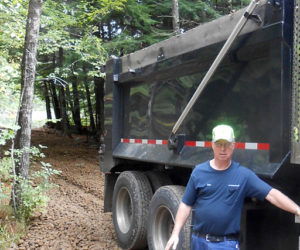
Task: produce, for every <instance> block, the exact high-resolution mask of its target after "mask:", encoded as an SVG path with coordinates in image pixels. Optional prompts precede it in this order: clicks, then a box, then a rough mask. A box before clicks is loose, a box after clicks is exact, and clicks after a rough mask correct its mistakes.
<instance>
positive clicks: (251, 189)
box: [182, 161, 272, 235]
mask: <svg viewBox="0 0 300 250" xmlns="http://www.w3.org/2000/svg"><path fill="white" fill-rule="evenodd" d="M271 189H272V187H271V186H270V185H268V184H267V183H265V182H264V181H262V180H261V179H259V178H258V177H257V176H256V175H255V174H254V173H253V172H252V171H251V170H249V169H247V168H245V167H243V166H240V164H239V163H237V162H234V161H232V163H231V165H230V167H229V168H227V169H226V170H223V171H218V170H215V169H213V168H212V167H211V166H210V164H209V161H207V162H204V163H202V164H199V165H197V166H196V167H195V169H194V170H193V172H192V174H191V177H190V179H189V182H188V184H187V186H186V189H185V192H184V195H183V198H182V202H183V203H185V204H186V205H189V206H193V209H194V214H193V216H194V217H193V230H194V231H198V232H200V233H205V234H207V233H210V234H215V235H227V234H233V233H238V232H239V231H240V221H241V213H242V208H243V204H244V200H245V198H246V197H256V198H258V199H260V200H263V199H265V197H266V196H267V195H268V193H269V192H270V190H271Z"/></svg>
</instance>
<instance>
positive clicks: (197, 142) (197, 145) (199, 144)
mask: <svg viewBox="0 0 300 250" xmlns="http://www.w3.org/2000/svg"><path fill="white" fill-rule="evenodd" d="M204 146H205V142H204V141H196V147H204Z"/></svg>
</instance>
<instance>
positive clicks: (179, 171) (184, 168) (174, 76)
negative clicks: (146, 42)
mask: <svg viewBox="0 0 300 250" xmlns="http://www.w3.org/2000/svg"><path fill="white" fill-rule="evenodd" d="M299 4H300V0H285V1H283V0H274V1H271V0H270V1H258V0H253V1H252V2H251V3H250V5H251V6H252V7H251V8H250V7H249V6H250V5H249V6H248V7H247V8H244V9H241V10H238V11H236V12H234V13H231V14H230V15H226V16H222V17H220V18H218V19H215V20H213V21H210V22H207V23H204V24H201V25H200V26H198V27H196V28H193V29H191V30H188V31H186V32H184V33H183V34H179V35H176V36H174V37H171V38H169V39H167V40H164V41H162V42H159V43H156V44H154V45H151V46H149V47H147V48H144V49H141V50H139V51H136V52H134V53H131V54H128V55H125V56H122V57H112V58H111V59H110V60H109V61H108V62H107V64H106V68H105V71H106V84H105V100H104V101H105V133H104V144H102V145H101V148H100V151H99V152H100V160H101V162H100V170H101V171H102V172H103V173H104V174H105V187H104V211H105V212H112V220H113V224H114V228H115V233H116V237H117V240H118V242H119V245H120V247H121V248H122V249H147V248H148V249H154V250H162V249H164V247H165V245H166V243H167V241H168V238H169V236H170V234H171V232H172V229H173V226H174V218H175V216H176V212H177V208H178V205H179V203H180V201H181V198H182V195H183V192H184V190H185V186H186V184H187V182H188V179H189V177H190V174H191V172H192V170H193V168H194V167H195V165H197V164H199V163H201V162H204V161H207V160H209V159H212V158H213V153H212V149H211V139H212V137H211V130H212V128H213V127H214V126H215V125H218V124H228V125H231V126H232V127H233V128H234V130H235V135H236V144H235V147H236V148H235V151H234V154H233V159H234V160H235V161H237V162H240V163H241V165H243V166H245V167H247V168H249V169H251V170H252V171H254V172H255V173H256V174H257V175H258V176H259V177H260V178H262V179H263V180H264V181H266V182H267V183H269V184H270V185H272V186H273V187H275V188H277V189H279V190H281V191H282V192H284V193H285V194H287V195H288V196H289V197H290V198H292V199H293V200H295V201H296V202H298V203H299V202H300V165H299V164H300V135H299V131H300V75H299V72H300V68H299V66H300V63H299V56H300V25H299V20H300V19H299V16H300V12H299ZM192 217H193V216H192V215H191V218H189V220H188V222H187V223H186V224H185V226H184V228H183V229H182V231H181V233H180V241H179V244H178V246H177V249H190V234H191V226H192V224H193V218H192ZM299 234H300V224H299V218H297V217H296V216H294V215H293V214H289V213H287V212H285V211H282V210H280V209H278V208H276V207H274V206H272V205H270V203H268V202H266V201H259V200H255V199H253V198H251V199H250V198H249V199H247V200H245V205H244V208H243V212H242V217H241V235H242V240H241V249H244V250H271V249H273V250H286V249H292V250H293V249H300V247H299V246H300V243H299V242H300V238H299Z"/></svg>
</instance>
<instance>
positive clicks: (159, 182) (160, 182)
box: [145, 171, 173, 193]
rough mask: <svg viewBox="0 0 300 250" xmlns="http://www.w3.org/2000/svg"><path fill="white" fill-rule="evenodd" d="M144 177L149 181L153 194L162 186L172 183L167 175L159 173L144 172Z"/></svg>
mask: <svg viewBox="0 0 300 250" xmlns="http://www.w3.org/2000/svg"><path fill="white" fill-rule="evenodd" d="M145 174H146V176H147V177H148V180H149V181H150V185H151V187H152V191H153V193H155V191H156V190H157V189H159V188H160V187H162V186H166V185H172V184H173V183H172V181H171V179H170V177H169V176H168V175H166V174H165V173H162V172H159V171H146V172H145Z"/></svg>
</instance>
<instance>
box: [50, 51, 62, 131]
mask: <svg viewBox="0 0 300 250" xmlns="http://www.w3.org/2000/svg"><path fill="white" fill-rule="evenodd" d="M52 67H53V69H55V67H56V56H55V52H54V53H53V59H52ZM50 93H51V97H52V104H53V109H54V114H55V119H60V118H61V114H60V109H59V101H58V98H57V93H56V87H55V83H54V81H53V82H52V83H51V84H50ZM57 123H58V125H60V122H57ZM58 129H60V127H59V126H58Z"/></svg>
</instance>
